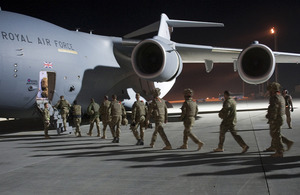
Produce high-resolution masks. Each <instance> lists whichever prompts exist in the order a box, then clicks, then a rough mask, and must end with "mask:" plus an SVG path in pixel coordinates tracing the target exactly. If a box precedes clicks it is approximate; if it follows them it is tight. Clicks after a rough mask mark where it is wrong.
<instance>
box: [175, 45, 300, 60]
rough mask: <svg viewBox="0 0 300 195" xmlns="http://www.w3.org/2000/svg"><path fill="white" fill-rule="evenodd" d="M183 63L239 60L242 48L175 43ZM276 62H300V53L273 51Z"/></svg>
mask: <svg viewBox="0 0 300 195" xmlns="http://www.w3.org/2000/svg"><path fill="white" fill-rule="evenodd" d="M175 47H176V50H177V51H178V53H179V54H180V56H181V58H182V62H183V63H205V61H207V60H210V61H213V62H215V63H234V61H236V60H238V57H239V55H240V53H241V52H242V51H243V50H242V49H234V48H221V47H211V46H203V45H191V44H180V43H176V44H175ZM273 54H274V57H275V61H276V63H299V62H300V54H296V53H287V52H273Z"/></svg>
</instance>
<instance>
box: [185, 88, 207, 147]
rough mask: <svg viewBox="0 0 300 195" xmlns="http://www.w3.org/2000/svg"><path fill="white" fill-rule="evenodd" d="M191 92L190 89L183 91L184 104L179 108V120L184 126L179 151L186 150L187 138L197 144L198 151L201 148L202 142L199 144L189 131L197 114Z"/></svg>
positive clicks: (196, 107)
mask: <svg viewBox="0 0 300 195" xmlns="http://www.w3.org/2000/svg"><path fill="white" fill-rule="evenodd" d="M192 95H193V91H192V90H191V89H185V90H184V97H185V102H184V103H183V105H182V107H181V111H182V113H181V117H180V119H181V120H182V121H183V124H184V131H183V145H182V146H181V147H180V149H187V148H188V137H190V138H191V139H192V140H193V141H194V142H195V143H196V144H198V150H200V149H201V147H202V146H203V142H201V141H200V140H199V139H198V138H197V137H196V136H195V135H194V134H193V133H192V132H191V131H192V127H193V125H194V123H195V118H196V116H197V114H198V106H197V103H196V102H194V101H193V98H192Z"/></svg>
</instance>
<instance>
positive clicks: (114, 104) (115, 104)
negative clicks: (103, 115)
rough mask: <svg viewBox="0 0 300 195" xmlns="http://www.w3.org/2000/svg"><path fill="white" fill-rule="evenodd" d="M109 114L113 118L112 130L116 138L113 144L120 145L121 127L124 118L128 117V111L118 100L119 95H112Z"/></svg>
mask: <svg viewBox="0 0 300 195" xmlns="http://www.w3.org/2000/svg"><path fill="white" fill-rule="evenodd" d="M108 113H109V116H110V117H111V122H110V129H111V131H112V134H113V137H114V139H113V141H112V143H119V142H120V133H121V130H120V126H121V122H122V117H124V118H125V117H126V111H125V108H124V106H123V104H122V103H121V102H119V101H118V100H117V95H112V101H111V104H110V107H109V108H108Z"/></svg>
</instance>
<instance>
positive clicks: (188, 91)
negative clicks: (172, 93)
mask: <svg viewBox="0 0 300 195" xmlns="http://www.w3.org/2000/svg"><path fill="white" fill-rule="evenodd" d="M183 94H184V96H185V97H192V96H193V90H192V89H190V88H187V89H185V90H184V92H183Z"/></svg>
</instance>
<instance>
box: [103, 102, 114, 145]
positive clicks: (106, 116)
mask: <svg viewBox="0 0 300 195" xmlns="http://www.w3.org/2000/svg"><path fill="white" fill-rule="evenodd" d="M109 106H110V101H109V100H108V96H104V101H103V102H102V104H101V106H100V117H101V120H102V124H103V135H102V137H101V139H106V133H105V132H106V127H107V125H109V121H111V119H110V118H109V114H108V108H109ZM111 135H112V136H113V137H114V134H113V132H111Z"/></svg>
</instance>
